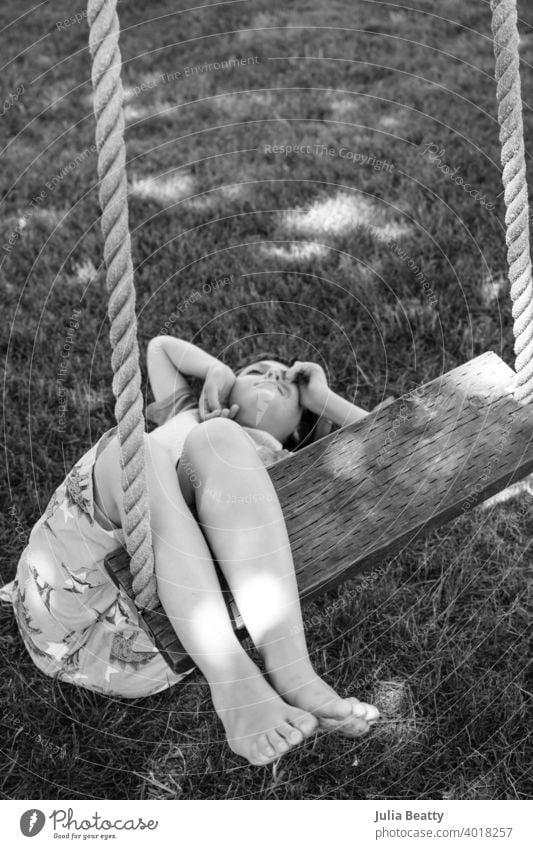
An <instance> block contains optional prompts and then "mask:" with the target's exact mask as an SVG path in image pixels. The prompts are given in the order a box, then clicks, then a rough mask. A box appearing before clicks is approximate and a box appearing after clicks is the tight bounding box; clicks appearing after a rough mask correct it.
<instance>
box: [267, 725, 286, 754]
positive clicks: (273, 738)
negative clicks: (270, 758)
mask: <svg viewBox="0 0 533 849" xmlns="http://www.w3.org/2000/svg"><path fill="white" fill-rule="evenodd" d="M268 742H269V743H270V745H271V746H272V748H273V749H275V751H276V754H278V755H283V754H284V753H285V752H288V751H289V748H290V746H289V744H288V743H287V741H286V740H284V739H283V737H282V736H281V735H280V734H278V731H277V730H276V731H269V732H268Z"/></svg>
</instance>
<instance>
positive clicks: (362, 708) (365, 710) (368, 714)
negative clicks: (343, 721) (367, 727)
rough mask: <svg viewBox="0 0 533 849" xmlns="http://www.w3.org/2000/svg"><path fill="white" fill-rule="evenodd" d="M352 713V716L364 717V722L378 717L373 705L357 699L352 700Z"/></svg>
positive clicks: (373, 720) (372, 720) (377, 711)
mask: <svg viewBox="0 0 533 849" xmlns="http://www.w3.org/2000/svg"><path fill="white" fill-rule="evenodd" d="M352 713H353V716H355V717H357V718H358V719H364V720H365V721H366V722H375V721H376V719H379V710H378V709H377V708H376V707H374V705H369V704H367V703H366V702H359V701H357V699H354V700H353V702H352Z"/></svg>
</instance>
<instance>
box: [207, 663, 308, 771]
mask: <svg viewBox="0 0 533 849" xmlns="http://www.w3.org/2000/svg"><path fill="white" fill-rule="evenodd" d="M210 688H211V697H212V700H213V705H214V708H215V710H216V712H217V714H218V716H219V718H220V720H221V722H222V724H223V726H224V729H225V731H226V736H227V739H228V744H229V747H230V749H232V751H234V752H235V753H236V754H237V755H241V756H242V757H244V758H246V759H247V760H248V761H249V762H250V763H251V764H252V765H253V766H264V765H265V764H268V763H271V762H272V761H275V760H276V759H277V758H279V757H281V755H283V754H285V752H288V751H289V749H292V748H293V747H294V746H298V745H299V744H300V743H302V742H303V741H304V740H305V739H306V738H307V737H310V736H311V735H312V734H314V733H315V731H316V730H317V728H318V722H317V719H316V718H315V717H314V716H313V715H312V714H311V713H310V712H308V711H307V710H305V708H304V709H301V708H299V707H298V706H291V705H290V704H286V703H285V702H284V701H283V700H282V699H281V698H280V697H279V695H278V694H277V693H276V692H275V691H274V690H273V689H272V687H271V686H270V685H269V684H268V683H267V681H265V679H264V678H263V676H262V675H261V674H260V673H259V671H258V673H257V676H252V677H248V678H243V679H239V680H238V681H232V682H228V683H223V684H211V685H210Z"/></svg>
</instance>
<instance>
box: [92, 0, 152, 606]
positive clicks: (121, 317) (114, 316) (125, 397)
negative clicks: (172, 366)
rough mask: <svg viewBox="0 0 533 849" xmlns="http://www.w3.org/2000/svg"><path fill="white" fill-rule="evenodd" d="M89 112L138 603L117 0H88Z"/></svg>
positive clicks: (136, 420)
mask: <svg viewBox="0 0 533 849" xmlns="http://www.w3.org/2000/svg"><path fill="white" fill-rule="evenodd" d="M87 16H88V21H89V28H90V32H89V47H90V51H91V55H92V81H93V90H94V113H95V116H96V145H97V149H98V177H99V180H100V206H101V207H102V233H103V236H104V258H105V261H106V265H107V289H108V292H109V305H108V314H109V319H110V322H111V329H110V339H111V346H112V349H113V353H112V357H111V366H112V369H113V393H114V395H115V399H116V404H115V416H116V419H117V424H118V436H119V443H120V462H121V466H122V487H123V491H124V513H125V522H124V529H123V530H124V533H125V540H126V547H127V549H128V553H129V554H130V557H131V566H130V568H131V572H132V575H133V592H134V595H135V603H136V605H137V606H138V607H139V608H145V607H153V606H154V605H155V604H156V602H157V592H156V582H155V576H154V557H153V551H152V534H151V527H150V510H149V504H148V493H147V486H146V475H145V467H144V416H143V400H142V393H141V373H140V369H139V349H138V345H137V319H136V315H135V288H134V282H133V263H132V258H131V242H130V232H129V227H128V199H127V181H126V152H125V145H124V115H123V111H122V98H123V91H122V83H121V79H120V73H121V68H122V59H121V55H120V50H119V46H118V36H119V23H118V18H117V14H116V0H89V2H88V6H87Z"/></svg>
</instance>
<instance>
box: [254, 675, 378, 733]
mask: <svg viewBox="0 0 533 849" xmlns="http://www.w3.org/2000/svg"><path fill="white" fill-rule="evenodd" d="M268 679H269V680H270V681H271V682H272V684H273V686H274V688H275V689H276V690H277V692H278V693H279V694H280V696H281V697H282V698H283V699H285V701H287V702H288V703H289V704H291V705H294V706H295V707H299V708H301V709H302V710H307V711H309V712H310V713H312V714H313V715H314V716H316V718H317V719H318V722H319V725H320V728H321V729H323V730H327V731H338V732H339V733H340V734H343V735H344V736H345V737H360V736H361V735H363V734H366V733H367V732H368V731H369V730H370V728H371V726H372V725H373V724H374V723H375V722H376V720H377V719H379V711H378V709H377V708H375V707H374V706H373V705H369V704H367V703H366V702H360V701H359V700H358V699H356V698H354V697H351V696H350V697H348V698H346V699H343V698H341V697H340V696H339V695H338V694H337V693H336V692H335V690H334V689H333V688H332V687H330V686H329V684H326V682H325V681H324V680H323V679H322V678H320V677H319V676H318V675H317V674H316V672H315V671H314V669H313V667H312V666H311V665H310V664H307V663H301V664H298V665H296V664H292V665H290V666H286V667H285V668H282V669H278V670H274V671H272V672H270V673H269V675H268Z"/></svg>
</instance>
